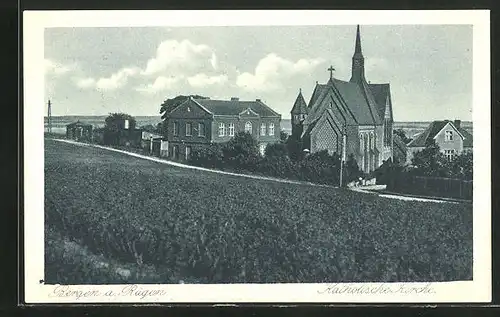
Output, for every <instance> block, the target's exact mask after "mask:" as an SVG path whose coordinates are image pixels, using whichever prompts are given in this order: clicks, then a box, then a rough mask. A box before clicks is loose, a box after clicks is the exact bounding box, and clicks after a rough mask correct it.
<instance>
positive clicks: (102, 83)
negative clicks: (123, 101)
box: [74, 67, 140, 90]
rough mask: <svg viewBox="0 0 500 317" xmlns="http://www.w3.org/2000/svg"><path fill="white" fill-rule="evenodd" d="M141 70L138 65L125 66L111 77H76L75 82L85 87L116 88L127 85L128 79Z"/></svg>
mask: <svg viewBox="0 0 500 317" xmlns="http://www.w3.org/2000/svg"><path fill="white" fill-rule="evenodd" d="M139 72H140V69H139V68H137V67H125V68H122V69H120V70H119V71H118V72H116V73H114V74H112V75H111V76H109V77H102V78H99V79H94V78H91V77H87V78H76V79H74V82H75V84H76V86H77V87H79V88H83V89H89V88H96V89H99V90H115V89H118V88H121V87H123V86H125V85H126V84H127V82H128V79H129V78H130V77H131V76H134V75H137V74H138V73H139Z"/></svg>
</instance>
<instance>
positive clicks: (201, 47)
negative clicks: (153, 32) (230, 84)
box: [142, 40, 217, 75]
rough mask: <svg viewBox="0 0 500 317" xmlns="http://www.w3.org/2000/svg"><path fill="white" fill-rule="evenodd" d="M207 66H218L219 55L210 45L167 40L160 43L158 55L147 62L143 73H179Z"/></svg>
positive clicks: (213, 67)
mask: <svg viewBox="0 0 500 317" xmlns="http://www.w3.org/2000/svg"><path fill="white" fill-rule="evenodd" d="M207 66H208V67H210V68H212V69H215V68H216V67H217V57H216V56H215V53H214V51H213V50H212V48H210V47H209V46H208V45H205V44H193V43H191V42H190V41H188V40H183V41H180V42H179V41H176V40H166V41H163V42H161V43H160V45H159V46H158V49H157V50H156V56H155V57H154V58H152V59H150V60H149V61H148V62H147V65H146V68H145V69H144V70H143V71H142V74H143V75H154V74H159V73H163V72H169V73H178V72H185V71H187V70H195V69H201V68H205V67H207Z"/></svg>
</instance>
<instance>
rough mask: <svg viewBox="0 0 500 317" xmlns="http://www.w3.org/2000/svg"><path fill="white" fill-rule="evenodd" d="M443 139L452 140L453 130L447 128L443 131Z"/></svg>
mask: <svg viewBox="0 0 500 317" xmlns="http://www.w3.org/2000/svg"><path fill="white" fill-rule="evenodd" d="M444 140H445V141H453V131H451V130H447V131H445V132H444Z"/></svg>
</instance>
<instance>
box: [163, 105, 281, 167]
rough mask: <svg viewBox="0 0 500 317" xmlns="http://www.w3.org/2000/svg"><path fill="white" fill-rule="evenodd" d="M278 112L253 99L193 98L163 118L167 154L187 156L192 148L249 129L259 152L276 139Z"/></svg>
mask: <svg viewBox="0 0 500 317" xmlns="http://www.w3.org/2000/svg"><path fill="white" fill-rule="evenodd" d="M280 122H281V115H280V114H278V113H277V112H275V111H274V110H273V109H271V108H270V107H269V106H267V105H266V104H265V103H263V102H262V101H261V100H260V99H256V100H255V101H240V100H239V98H231V100H212V99H193V98H192V97H190V98H189V99H188V100H186V101H185V102H183V103H182V104H181V105H179V106H178V107H177V108H176V109H175V110H173V111H172V112H171V113H170V114H169V116H168V119H167V133H166V134H167V140H168V153H169V155H168V156H169V157H171V158H174V159H187V158H189V156H190V155H191V152H192V151H193V150H195V149H199V148H202V147H206V146H208V145H209V144H211V143H223V142H227V141H229V140H230V139H231V138H232V137H233V136H234V135H235V134H236V133H238V132H240V131H246V132H249V133H250V134H251V135H252V136H253V137H254V138H255V139H256V140H257V142H258V143H259V151H260V152H261V153H262V154H263V153H264V149H265V148H266V146H267V144H269V143H275V142H278V141H279V140H280V131H281V129H280Z"/></svg>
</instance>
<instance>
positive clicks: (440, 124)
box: [407, 120, 472, 147]
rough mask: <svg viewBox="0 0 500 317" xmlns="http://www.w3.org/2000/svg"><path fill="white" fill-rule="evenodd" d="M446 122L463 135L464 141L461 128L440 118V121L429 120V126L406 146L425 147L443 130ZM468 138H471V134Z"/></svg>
mask: <svg viewBox="0 0 500 317" xmlns="http://www.w3.org/2000/svg"><path fill="white" fill-rule="evenodd" d="M447 124H450V125H451V126H452V127H453V129H455V130H456V131H457V132H458V133H459V134H461V135H462V137H464V141H465V138H466V137H465V135H464V134H463V133H462V131H461V130H462V129H460V130H458V129H457V128H456V127H455V125H454V124H453V122H452V121H450V120H441V121H433V122H431V124H429V126H428V127H427V129H425V131H424V132H422V133H420V134H419V135H418V136H417V137H416V138H415V139H413V140H412V141H410V143H408V145H407V147H425V146H426V145H427V144H428V142H430V141H431V140H432V139H433V138H435V137H436V135H437V134H438V133H439V132H441V130H443V128H444V127H445V126H446V125H447ZM470 139H472V136H471V138H470Z"/></svg>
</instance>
